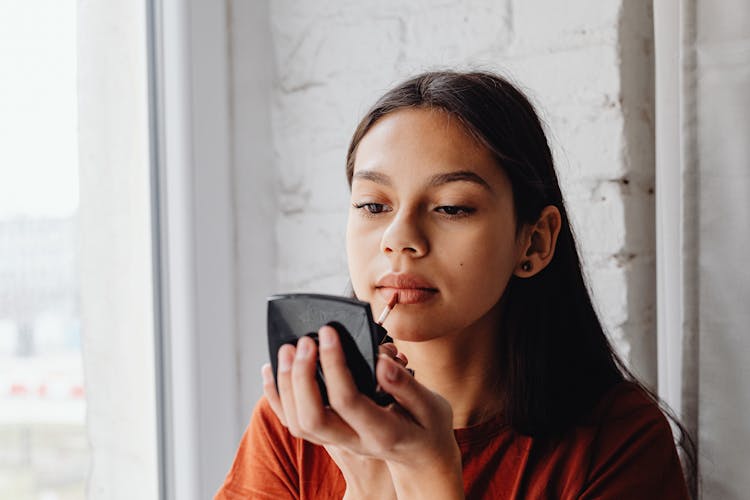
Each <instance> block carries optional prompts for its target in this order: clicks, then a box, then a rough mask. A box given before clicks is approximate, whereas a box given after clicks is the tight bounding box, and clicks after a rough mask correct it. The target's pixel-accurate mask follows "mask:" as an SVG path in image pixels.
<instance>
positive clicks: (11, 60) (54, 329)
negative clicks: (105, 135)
mask: <svg viewBox="0 0 750 500" xmlns="http://www.w3.org/2000/svg"><path fill="white" fill-rule="evenodd" d="M0 61H3V76H2V78H0V144H2V147H0V498H13V499H44V500H56V499H61V500H62V499H73V498H84V497H85V484H86V475H87V472H88V467H89V460H90V458H89V449H88V441H87V434H86V394H85V389H84V383H83V369H82V361H81V340H80V339H81V332H80V321H79V300H78V271H77V258H76V257H77V243H76V242H77V231H76V218H77V206H78V176H77V170H78V166H77V165H78V141H77V119H76V115H77V113H76V111H77V99H76V89H77V83H76V1H75V0H0Z"/></svg>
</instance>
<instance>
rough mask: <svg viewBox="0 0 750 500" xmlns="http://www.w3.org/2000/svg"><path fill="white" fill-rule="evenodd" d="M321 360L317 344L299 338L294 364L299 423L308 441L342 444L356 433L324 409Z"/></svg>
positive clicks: (293, 381)
mask: <svg viewBox="0 0 750 500" xmlns="http://www.w3.org/2000/svg"><path fill="white" fill-rule="evenodd" d="M317 359H318V350H317V347H316V345H315V342H314V341H313V340H312V339H311V338H309V337H303V338H301V339H299V341H298V342H297V353H296V356H295V358H294V364H293V365H292V386H293V389H294V404H295V407H296V409H297V424H298V425H299V427H300V430H301V431H302V434H303V436H304V438H305V439H307V440H308V441H312V442H314V443H317V444H328V443H336V444H339V445H341V444H343V443H346V442H348V441H349V440H350V439H351V438H352V437H353V435H354V432H353V431H352V430H351V428H350V427H349V426H348V425H346V424H345V423H344V422H343V421H342V420H341V418H340V417H339V416H338V415H336V413H335V412H333V411H331V410H330V409H326V408H324V407H323V398H322V397H321V395H320V389H319V388H318V383H317V379H316V371H317V363H316V361H317Z"/></svg>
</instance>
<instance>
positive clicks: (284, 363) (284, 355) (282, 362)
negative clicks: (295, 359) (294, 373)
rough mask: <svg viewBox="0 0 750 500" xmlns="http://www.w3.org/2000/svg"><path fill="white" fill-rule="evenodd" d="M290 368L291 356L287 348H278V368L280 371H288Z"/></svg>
mask: <svg viewBox="0 0 750 500" xmlns="http://www.w3.org/2000/svg"><path fill="white" fill-rule="evenodd" d="M291 369H292V357H291V353H290V352H289V349H284V348H282V349H280V350H279V368H278V370H279V371H280V372H288V371H289V370H291Z"/></svg>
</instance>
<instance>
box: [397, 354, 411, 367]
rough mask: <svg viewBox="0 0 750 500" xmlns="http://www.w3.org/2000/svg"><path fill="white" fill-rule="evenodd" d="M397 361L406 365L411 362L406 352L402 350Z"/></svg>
mask: <svg viewBox="0 0 750 500" xmlns="http://www.w3.org/2000/svg"><path fill="white" fill-rule="evenodd" d="M396 361H398V362H399V363H401V366H406V365H408V364H409V358H407V357H406V354H404V353H403V352H400V353H398V354H397V355H396Z"/></svg>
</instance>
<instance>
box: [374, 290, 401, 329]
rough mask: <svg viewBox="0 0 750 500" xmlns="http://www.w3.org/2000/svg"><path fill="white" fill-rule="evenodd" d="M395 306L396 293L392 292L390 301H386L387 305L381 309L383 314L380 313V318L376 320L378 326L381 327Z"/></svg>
mask: <svg viewBox="0 0 750 500" xmlns="http://www.w3.org/2000/svg"><path fill="white" fill-rule="evenodd" d="M396 304H398V291H395V292H393V295H391V300H389V301H388V304H386V306H385V309H383V312H382V313H380V317H379V318H378V320H377V321H376V323H377V324H379V325H380V326H383V323H384V322H385V319H386V318H387V317H388V315H389V314H390V313H391V311H392V310H393V308H394V307H395V305H396Z"/></svg>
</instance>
